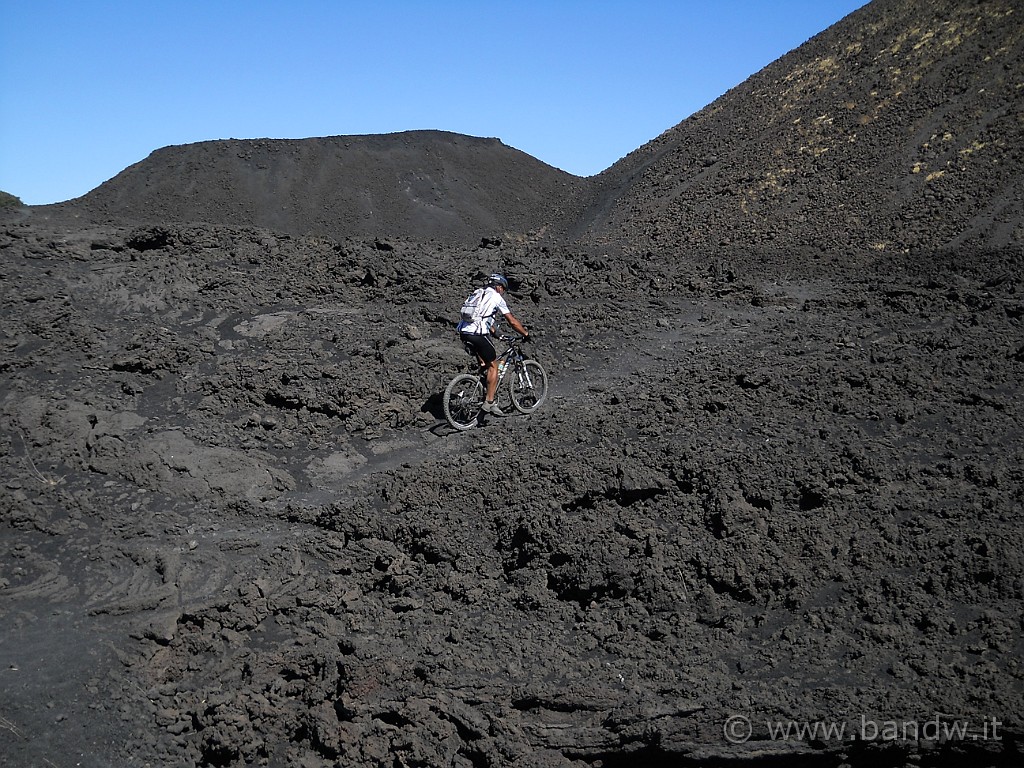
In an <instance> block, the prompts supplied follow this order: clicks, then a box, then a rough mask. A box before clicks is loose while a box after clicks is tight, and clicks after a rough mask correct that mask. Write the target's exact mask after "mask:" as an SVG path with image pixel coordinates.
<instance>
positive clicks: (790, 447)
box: [0, 0, 1024, 768]
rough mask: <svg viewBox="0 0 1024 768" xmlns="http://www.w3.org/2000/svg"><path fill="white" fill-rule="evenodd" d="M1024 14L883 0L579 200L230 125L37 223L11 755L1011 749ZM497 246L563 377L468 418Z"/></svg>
mask: <svg viewBox="0 0 1024 768" xmlns="http://www.w3.org/2000/svg"><path fill="white" fill-rule="evenodd" d="M1021 40H1022V34H1021V25H1020V19H1019V11H1017V10H1016V8H1015V7H1014V6H1013V5H1012V4H1009V3H1006V2H999V1H997V0H992V1H990V0H986V1H984V2H962V3H951V2H942V1H941V0H940V2H929V3H924V2H921V3H906V2H894V1H893V0H876V2H874V3H872V4H870V5H868V6H867V7H865V8H864V9H863V10H862V11H859V12H858V13H856V14H854V15H852V16H851V17H850V18H848V19H847V20H845V21H843V22H842V23H840V24H839V25H837V26H835V27H833V28H832V29H830V30H828V31H826V32H825V33H823V34H822V35H820V36H819V37H817V38H815V39H814V40H812V41H810V42H809V43H808V44H807V45H805V46H802V47H801V48H799V49H797V50H796V51H794V52H793V53H791V54H790V55H788V56H786V57H783V59H781V60H780V61H779V62H776V63H775V64H773V65H771V66H770V67H768V68H766V69H765V70H764V71H762V72H761V73H758V74H757V75H755V76H754V77H753V78H751V79H750V80H749V81H748V82H747V83H744V84H743V85H741V86H739V87H738V88H737V89H735V90H734V91H733V92H731V93H730V94H727V95H726V96H725V97H723V99H721V100H720V101H719V102H716V103H715V104H714V105H711V106H710V107H708V108H707V109H706V110H704V111H702V112H701V113H699V114H698V115H696V116H694V117H693V118H692V119H690V120H687V121H685V122H683V123H681V124H680V125H679V126H676V127H675V128H673V129H671V130H669V131H668V132H667V133H666V134H664V135H663V136H662V137H659V138H658V139H657V140H655V141H654V142H652V143H651V144H649V145H647V146H646V147H643V148H641V149H639V150H637V152H636V153H633V154H632V155H630V156H629V157H627V158H625V159H623V161H622V162H620V163H617V164H616V165H615V166H613V167H612V168H610V169H608V171H606V172H605V173H603V174H601V175H599V176H598V177H597V178H593V179H588V180H581V179H574V178H572V177H566V176H565V175H564V174H561V173H560V172H555V171H554V170H553V169H550V168H547V167H546V166H543V164H538V163H536V161H534V160H533V159H532V158H528V157H527V156H525V155H522V154H521V153H516V152H515V151H514V150H509V149H508V148H506V147H504V146H502V145H501V144H500V143H498V142H495V141H492V140H481V139H470V138H468V137H458V136H453V135H451V134H437V133H433V132H417V133H414V134H408V135H406V134H398V135H394V136H387V137H361V138H355V137H350V138H343V137H336V138H333V139H311V140H303V141H300V142H283V141H273V142H270V141H268V142H215V143H209V144H200V145H191V146H188V147H177V148H169V149H167V150H161V151H159V152H156V153H154V155H153V156H152V157H150V158H148V159H147V160H146V161H144V162H143V163H141V164H139V165H138V166H135V167H133V168H131V169H128V170H127V171H125V173H124V174H122V175H120V176H118V177H117V178H115V179H112V180H111V181H110V182H108V184H106V185H103V186H102V187H101V188H99V189H97V190H95V191H94V192H93V193H90V195H87V196H85V197H84V198H81V199H79V200H76V201H71V202H69V203H67V204H63V205H60V206H46V207H42V208H17V209H11V210H7V211H5V212H4V213H3V216H4V221H5V222H6V223H4V224H0V317H2V318H3V322H2V323H0V477H2V481H0V763H3V764H4V765H7V764H10V765H18V766H44V765H65V764H70V763H72V762H73V763H75V764H80V765H83V766H92V767H94V768H98V767H99V766H104V767H106V766H142V765H153V766H157V765H159V766H164V765H167V766H170V765H174V766H177V765H193V766H204V767H208V768H213V767H214V766H219V767H221V768H228V767H230V768H241V766H247V765H266V766H284V767H287V768H310V767H313V766H315V767H316V768H328V767H330V768H336V767H337V766H387V767H388V768H391V767H392V766H402V765H405V766H453V767H454V768H470V767H472V766H492V767H493V768H505V767H506V766H510V767H515V768H526V767H527V766H529V768H533V767H534V766H551V767H552V768H554V767H555V766H559V767H561V768H569V767H575V768H597V766H599V765H600V766H622V765H638V766H640V765H653V766H665V765H673V766H675V765H684V766H722V765H734V766H736V765H739V766H742V765H747V766H782V765H785V766H790V765H797V766H841V765H848V766H857V767H858V768H863V767H866V766H901V767H902V766H920V767H921V768H939V767H941V768H946V767H947V766H949V767H951V768H952V767H955V766H962V765H971V766H976V765H977V766H1016V765H1019V764H1020V763H1021V757H1022V754H1021V753H1022V747H1024V707H1022V702H1024V671H1022V668H1021V659H1022V658H1024V636H1022V633H1021V626H1022V625H1021V617H1022V616H1024V552H1022V549H1021V546H1020V539H1021V531H1022V530H1024V491H1022V489H1024V469H1022V468H1024V431H1022V424H1024V398H1022V393H1021V382H1022V381H1024V254H1022V248H1021V244H1020V232H1021V229H1020V206H1019V202H1020V198H1019V195H1020V189H1021V188H1022V184H1021V173H1020V149H1019V147H1020V146H1021V142H1020V141H1019V139H1020V136H1019V131H1020V122H1019V91H1018V90H1016V89H1017V88H1018V87H1019V83H1020V81H1021V78H1020V70H1019V61H1020V50H1021ZM1015 83H1016V84H1018V85H1015ZM346 142H348V143H349V145H350V146H349V147H348V148H346V147H345V146H344V145H345V143H346ZM227 150H230V151H227ZM439 169H440V170H439ZM147 182H148V183H149V185H150V186H148V187H147ZM431 192H436V196H435V197H432V196H431V194H429V193H431ZM572 192H578V194H576V195H575V196H574V195H573V194H571V193H572ZM367 200H372V201H373V205H372V206H370V207H366V206H364V203H365V202H366V201H367ZM382 201H383V202H382ZM371 212H372V215H371ZM211 222H213V223H211ZM218 222H219V223H218ZM548 225H550V226H548ZM332 227H334V228H333V229H332ZM303 233H304V234H303ZM357 235H359V236H357ZM495 270H498V271H502V272H504V273H506V274H507V275H508V276H509V277H510V279H511V291H510V294H509V300H510V302H511V307H512V309H513V311H514V312H515V313H516V315H517V316H518V317H519V318H520V319H521V320H522V321H523V322H524V323H525V324H526V326H527V327H528V328H530V330H531V337H532V341H531V342H530V344H528V345H527V347H528V351H529V354H530V355H531V356H532V357H534V358H536V359H537V360H538V361H540V362H541V363H542V364H543V365H544V366H545V367H546V368H547V370H548V372H549V376H550V396H549V399H548V400H547V401H546V402H545V403H544V405H543V406H542V407H541V408H540V409H539V410H537V411H536V412H534V413H532V414H530V415H528V416H523V415H512V416H509V417H508V418H505V419H502V420H497V419H490V418H486V419H484V420H483V421H482V422H481V423H480V424H479V425H478V426H477V427H476V428H474V429H470V430H468V431H465V432H455V431H454V430H451V429H449V428H448V427H447V425H446V423H445V421H444V417H443V410H442V408H441V395H440V393H441V391H442V390H443V388H444V385H445V383H446V382H447V381H448V380H449V379H450V378H451V377H452V376H453V375H454V374H455V373H456V372H458V371H462V370H467V369H470V370H475V363H474V362H472V361H470V360H469V359H468V358H467V356H466V354H465V353H464V351H463V350H462V348H461V345H460V344H459V342H458V340H457V337H456V334H455V321H456V319H457V316H458V310H459V307H460V305H461V302H462V299H463V298H464V296H465V295H466V293H468V291H469V289H470V288H471V287H473V286H474V285H475V284H477V283H478V282H479V280H480V278H481V277H483V276H484V275H486V274H487V273H489V272H492V271H495Z"/></svg>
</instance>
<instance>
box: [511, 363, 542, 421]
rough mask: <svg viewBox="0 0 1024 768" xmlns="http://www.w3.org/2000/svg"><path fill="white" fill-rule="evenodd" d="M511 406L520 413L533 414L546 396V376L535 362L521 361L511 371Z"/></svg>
mask: <svg viewBox="0 0 1024 768" xmlns="http://www.w3.org/2000/svg"><path fill="white" fill-rule="evenodd" d="M509 386H510V388H511V393H512V405H513V406H515V409H516V410H517V411H519V412H520V413H533V412H534V411H535V410H537V409H538V408H540V406H541V404H542V403H543V402H544V400H545V399H546V398H547V396H548V375H547V373H545V372H544V368H543V366H541V364H540V363H538V362H537V361H536V360H523V362H522V363H520V364H519V365H517V366H516V369H515V370H514V371H512V381H511V382H510V384H509Z"/></svg>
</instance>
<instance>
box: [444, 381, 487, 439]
mask: <svg viewBox="0 0 1024 768" xmlns="http://www.w3.org/2000/svg"><path fill="white" fill-rule="evenodd" d="M483 403H484V385H483V383H481V381H480V377H479V376H474V375H473V374H471V373H460V374H459V375H458V376H456V377H455V378H454V379H452V380H451V381H450V382H448V386H447V387H446V388H445V390H444V417H445V418H446V419H447V420H448V423H449V424H451V425H452V426H453V427H455V429H469V428H470V427H474V426H476V423H477V417H478V416H479V415H480V406H482V405H483Z"/></svg>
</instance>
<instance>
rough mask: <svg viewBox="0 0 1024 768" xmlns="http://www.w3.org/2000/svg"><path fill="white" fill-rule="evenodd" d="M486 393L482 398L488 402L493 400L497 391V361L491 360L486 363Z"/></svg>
mask: <svg viewBox="0 0 1024 768" xmlns="http://www.w3.org/2000/svg"><path fill="white" fill-rule="evenodd" d="M486 373H487V393H486V395H485V396H484V399H485V400H486V401H487V402H488V403H493V402H494V393H495V392H497V391H498V361H497V360H491V362H489V363H488V364H487V369H486Z"/></svg>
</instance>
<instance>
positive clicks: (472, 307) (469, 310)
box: [462, 288, 487, 323]
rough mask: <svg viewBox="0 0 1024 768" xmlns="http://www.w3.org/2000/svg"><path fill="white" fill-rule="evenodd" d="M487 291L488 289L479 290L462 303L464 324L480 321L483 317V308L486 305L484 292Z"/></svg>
mask: <svg viewBox="0 0 1024 768" xmlns="http://www.w3.org/2000/svg"><path fill="white" fill-rule="evenodd" d="M486 290H487V289H486V288H477V289H476V290H475V291H473V292H472V293H471V294H469V296H467V297H466V300H465V301H464V302H462V322H464V323H472V322H473V321H474V320H479V319H480V318H481V317H482V315H481V311H482V308H481V307H482V305H483V303H484V292H485V291H486Z"/></svg>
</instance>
